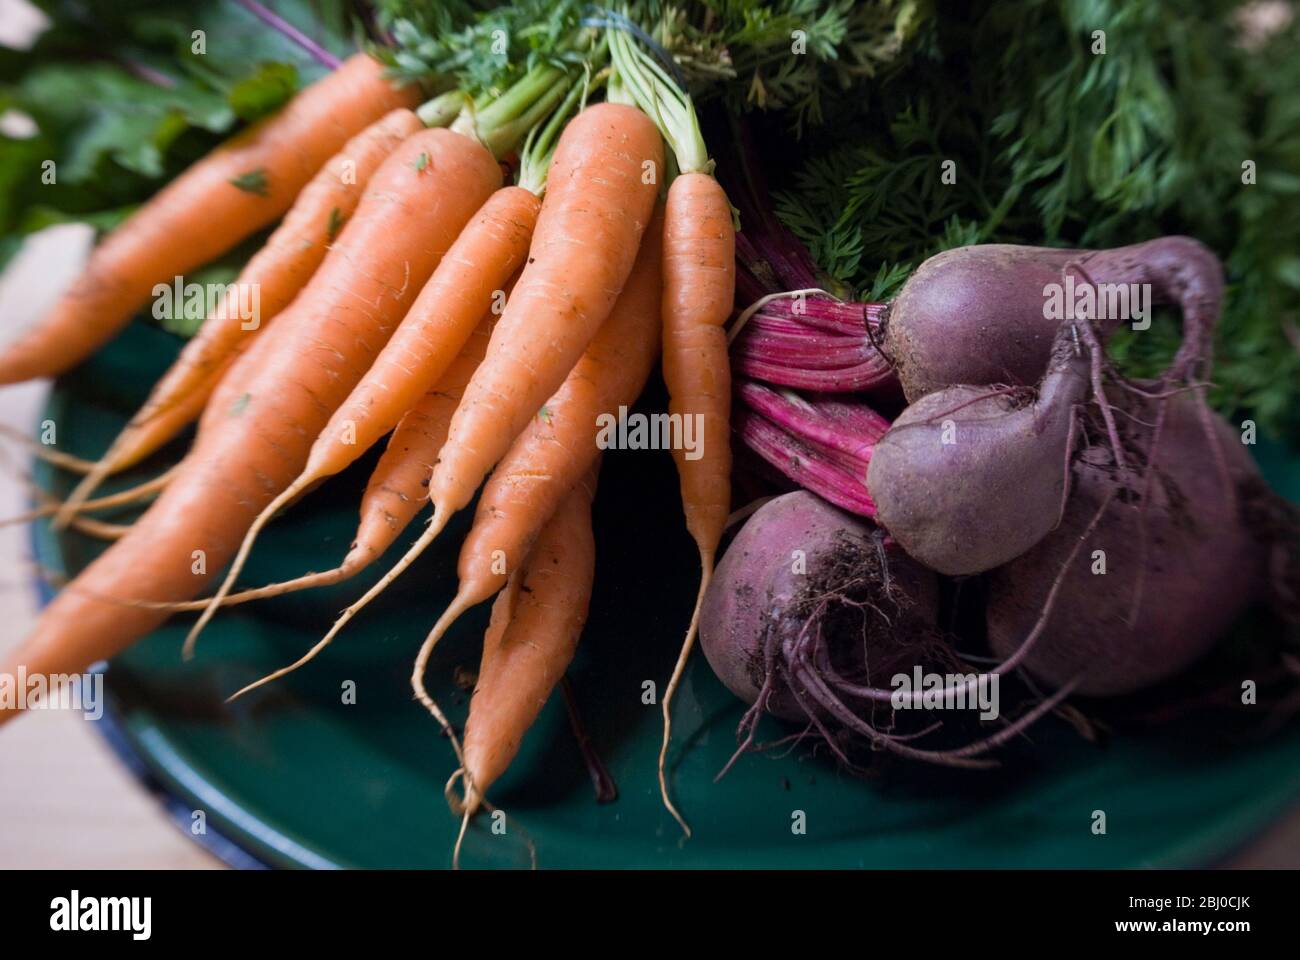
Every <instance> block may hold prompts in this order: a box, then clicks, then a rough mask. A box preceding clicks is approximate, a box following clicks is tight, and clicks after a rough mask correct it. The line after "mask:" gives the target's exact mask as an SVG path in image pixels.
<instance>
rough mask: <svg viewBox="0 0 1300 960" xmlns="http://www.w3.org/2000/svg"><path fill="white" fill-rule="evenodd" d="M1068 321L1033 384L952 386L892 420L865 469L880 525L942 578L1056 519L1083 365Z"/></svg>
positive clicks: (992, 562) (987, 563)
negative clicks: (1046, 367)
mask: <svg viewBox="0 0 1300 960" xmlns="http://www.w3.org/2000/svg"><path fill="white" fill-rule="evenodd" d="M1073 334H1074V330H1073V328H1072V325H1071V324H1070V323H1069V322H1067V323H1066V324H1064V325H1062V326H1061V327H1060V330H1059V332H1058V336H1057V340H1056V347H1055V351H1054V354H1053V360H1052V363H1051V367H1050V370H1049V372H1048V374H1047V376H1046V377H1045V378H1044V379H1043V382H1042V384H1041V386H1040V387H1039V389H1038V390H1037V391H1036V392H1034V391H1027V390H1010V389H991V388H989V387H974V386H957V387H949V388H947V389H944V390H940V391H938V392H936V393H931V394H927V395H926V396H924V397H922V398H921V399H920V400H919V401H917V402H916V403H914V404H912V405H911V406H910V407H908V408H907V409H906V410H904V411H903V413H902V414H901V415H900V416H899V417H898V419H897V420H895V421H894V424H893V426H892V427H890V429H889V432H888V433H886V434H885V436H884V437H883V438H882V439H881V440H879V441H878V442H877V443H876V445H875V447H874V449H873V451H872V454H871V461H870V465H869V466H868V468H867V490H868V492H869V494H870V496H871V499H872V501H873V502H874V503H875V506H876V510H877V515H878V517H879V519H880V522H881V523H882V524H883V525H884V527H885V529H887V530H888V531H889V532H890V534H892V535H893V537H894V538H895V539H896V540H897V541H898V543H899V544H900V545H901V546H902V547H903V549H904V550H906V551H907V552H908V553H909V554H910V555H911V556H913V557H915V558H916V559H917V560H919V561H921V563H923V564H925V565H926V566H927V567H930V568H931V569H932V570H936V571H938V572H939V573H943V574H947V575H949V576H959V575H965V574H973V573H979V572H982V571H984V570H990V569H992V568H993V567H996V566H999V565H1001V564H1003V563H1006V562H1007V561H1008V560H1010V559H1012V558H1013V557H1017V556H1019V555H1020V554H1022V553H1024V552H1025V551H1026V550H1028V549H1029V548H1030V547H1032V546H1033V545H1034V544H1036V543H1037V542H1038V541H1039V540H1041V539H1042V538H1043V537H1044V536H1046V535H1047V533H1048V532H1049V531H1051V530H1052V528H1053V527H1055V526H1056V524H1057V522H1058V520H1059V518H1060V514H1061V506H1062V503H1063V499H1064V496H1065V484H1066V478H1067V471H1068V466H1069V455H1070V438H1071V432H1072V429H1073V425H1074V422H1075V415H1076V405H1077V404H1078V403H1079V402H1080V401H1081V400H1083V399H1084V397H1085V396H1086V395H1087V393H1088V389H1089V385H1090V381H1089V364H1088V362H1087V359H1086V354H1085V352H1084V351H1082V350H1080V349H1079V348H1077V346H1076V344H1075V341H1074V339H1073Z"/></svg>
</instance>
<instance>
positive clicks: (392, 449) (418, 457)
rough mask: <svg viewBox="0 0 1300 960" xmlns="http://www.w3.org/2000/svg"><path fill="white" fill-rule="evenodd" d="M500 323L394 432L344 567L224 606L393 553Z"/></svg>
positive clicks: (321, 579) (193, 606)
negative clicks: (389, 551)
mask: <svg viewBox="0 0 1300 960" xmlns="http://www.w3.org/2000/svg"><path fill="white" fill-rule="evenodd" d="M495 322H496V316H495V315H493V314H489V315H488V316H487V317H485V318H484V320H483V321H482V323H480V324H479V327H478V329H477V330H475V331H474V333H473V335H472V336H471V337H470V339H469V342H468V343H466V344H465V348H464V350H462V351H461V353H460V356H458V357H457V358H456V359H455V361H454V362H453V363H452V365H451V366H450V367H449V368H448V369H447V372H446V374H444V375H443V378H442V379H441V380H440V381H438V384H437V386H436V387H434V389H433V390H430V391H429V392H428V393H427V394H425V395H424V397H423V398H421V400H420V402H419V403H417V404H416V405H415V406H414V407H412V408H411V410H410V411H409V412H408V413H407V414H406V416H404V417H403V418H402V420H401V422H400V423H399V424H398V425H397V429H396V430H394V431H393V435H392V437H391V438H390V439H389V441H388V447H387V449H386V450H385V451H384V454H383V456H382V457H380V458H379V463H378V464H376V466H375V469H374V472H373V473H371V475H370V481H369V483H367V484H366V490H365V493H364V494H363V495H362V497H361V522H360V523H359V525H358V526H357V532H356V536H355V537H354V538H353V541H352V546H351V547H350V548H349V550H348V553H347V555H346V556H345V557H344V558H343V562H342V563H340V564H339V565H338V566H337V567H335V568H333V569H332V570H324V571H321V572H319V573H308V574H304V575H303V576H301V577H297V578H295V579H293V580H286V581H284V582H283V583H272V584H268V585H266V586H264V587H256V588H254V589H251V590H243V591H241V592H239V593H232V594H230V595H229V596H227V597H226V598H225V599H224V600H223V601H222V604H223V606H230V605H232V604H239V603H245V602H247V601H249V600H261V599H264V598H267V597H276V596H280V595H282V594H285V593H290V592H293V591H295V590H306V589H310V588H312V587H321V586H326V585H328V584H333V583H339V582H340V581H343V580H346V579H348V578H349V577H351V576H354V575H355V574H357V573H358V572H360V571H361V570H364V569H365V568H366V567H367V566H368V565H369V564H370V563H371V562H372V561H374V560H375V559H376V558H377V557H379V556H380V555H381V554H382V553H383V552H384V551H385V550H386V549H388V547H389V546H390V545H391V544H392V543H393V541H394V540H396V539H397V537H398V536H399V535H400V534H401V532H402V531H403V530H405V529H406V526H407V524H409V523H410V522H411V520H413V519H414V518H415V515H416V514H417V513H419V512H420V510H421V508H423V507H424V506H425V505H426V504H427V503H428V502H429V500H428V495H427V491H428V487H429V475H430V474H431V473H432V472H433V463H434V460H435V459H436V458H437V456H438V451H439V450H441V449H442V445H443V443H444V442H445V441H446V439H447V428H448V427H449V426H450V425H451V415H452V413H453V411H454V410H455V409H456V404H457V403H459V402H460V398H461V394H462V393H463V392H464V390H465V384H466V383H468V382H469V378H470V377H471V376H473V374H474V370H475V369H477V367H478V365H479V363H481V362H482V360H483V355H484V354H485V353H486V352H487V343H488V338H489V337H491V335H492V327H493V326H494V325H495ZM210 602H211V600H210V599H207V600H192V601H188V602H185V603H177V604H167V605H166V608H167V609H170V610H203V609H206V607H207V606H208V604H209V603H210ZM324 647H325V643H323V642H322V643H318V644H317V645H316V646H314V647H313V648H312V649H311V650H309V651H308V652H307V653H306V654H304V655H303V656H302V657H300V658H299V659H298V660H297V661H295V662H294V663H292V664H290V665H289V666H287V667H282V668H281V669H279V670H276V671H274V672H272V673H270V674H267V675H266V676H264V677H262V678H261V679H260V680H256V681H254V682H253V683H250V684H249V685H248V686H246V687H243V688H242V689H240V690H239V691H238V692H236V693H235V694H233V695H232V696H231V697H230V698H229V699H231V700H234V699H236V698H237V697H241V696H243V695H244V694H245V693H248V692H249V691H251V690H255V689H257V688H258V687H260V686H263V685H265V684H267V683H270V682H272V681H274V680H278V679H279V678H280V677H283V676H284V675H285V674H288V673H292V672H293V671H294V670H297V669H298V668H299V667H301V666H302V665H303V664H305V663H307V662H308V661H309V660H312V659H313V658H314V657H315V656H316V654H317V653H319V652H320V651H321V650H322V649H324Z"/></svg>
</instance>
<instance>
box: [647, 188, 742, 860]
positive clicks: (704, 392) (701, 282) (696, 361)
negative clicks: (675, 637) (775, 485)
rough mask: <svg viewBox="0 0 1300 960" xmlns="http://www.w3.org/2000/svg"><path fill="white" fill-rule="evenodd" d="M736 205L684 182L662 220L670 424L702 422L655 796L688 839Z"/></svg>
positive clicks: (720, 490) (688, 498) (724, 426)
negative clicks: (681, 717)
mask: <svg viewBox="0 0 1300 960" xmlns="http://www.w3.org/2000/svg"><path fill="white" fill-rule="evenodd" d="M735 243H736V238H735V233H734V231H733V229H732V223H731V205H730V203H728V201H727V196H726V194H725V193H724V192H723V190H722V187H721V186H719V185H718V181H717V180H715V179H713V177H711V176H709V175H707V174H703V173H685V174H682V175H681V176H679V177H678V178H677V179H676V180H674V181H673V185H672V187H670V188H669V190H668V205H667V210H666V212H665V215H664V300H663V320H664V327H663V331H664V363H663V368H664V382H665V383H666V384H667V385H668V394H669V401H668V412H669V414H670V415H671V416H681V417H683V418H686V417H696V418H697V422H698V423H699V424H700V426H701V429H700V430H699V431H697V436H699V438H700V442H699V453H700V456H699V457H698V459H694V460H692V459H689V458H688V457H687V455H686V454H687V451H685V450H682V449H674V450H673V460H675V461H676V463H677V473H678V478H679V480H680V482H681V492H682V507H683V510H684V512H685V514H686V529H687V530H688V531H689V532H690V534H691V537H692V538H693V539H694V540H695V544H696V546H697V547H698V549H699V553H700V589H699V596H698V597H697V598H696V601H695V609H694V611H693V612H692V613H691V622H690V626H689V628H688V629H687V632H686V639H685V641H684V642H683V643H682V649H681V653H680V654H679V655H678V658H677V663H676V665H675V666H674V667H673V673H672V678H671V679H670V680H669V682H668V688H667V689H666V690H665V692H664V698H663V712H664V739H663V745H662V747H661V748H660V754H659V787H660V792H661V793H662V795H663V798H664V803H665V804H666V805H667V807H668V809H669V810H670V811H671V812H672V813H673V815H674V816H675V817H676V819H677V821H678V822H679V823H680V824H681V825H682V829H684V830H685V831H686V833H687V834H688V835H689V834H690V828H689V827H688V826H687V824H686V821H685V820H683V819H682V817H681V815H680V814H679V813H678V812H677V810H676V808H675V807H674V806H673V804H672V801H671V799H670V798H669V795H668V784H667V778H666V775H665V772H664V770H665V761H666V759H667V755H668V743H669V741H670V739H671V737H672V700H673V694H674V693H675V692H676V690H677V687H678V684H680V683H681V679H682V674H683V672H684V671H685V669H686V662H687V660H688V658H689V657H690V654H691V648H692V646H693V645H694V642H695V636H696V633H697V632H698V630H699V621H700V604H701V603H702V602H703V600H704V594H705V592H706V591H707V590H708V588H709V582H710V580H711V579H712V577H713V563H714V559H715V557H716V556H717V551H718V544H719V543H720V542H721V540H722V532H723V530H724V529H726V525H727V514H728V513H729V512H730V510H731V426H730V424H731V368H730V362H729V360H728V357H727V336H726V331H725V330H724V329H723V324H724V323H726V321H727V318H728V317H730V316H731V310H732V307H733V297H734V291H735V264H736V255H735Z"/></svg>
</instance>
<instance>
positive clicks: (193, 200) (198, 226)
mask: <svg viewBox="0 0 1300 960" xmlns="http://www.w3.org/2000/svg"><path fill="white" fill-rule="evenodd" d="M383 73H384V68H383V66H382V65H381V64H380V63H379V62H378V61H376V60H374V59H372V58H371V57H369V56H367V55H365V54H357V55H356V56H354V57H351V58H349V59H348V60H347V61H346V62H345V63H344V64H343V65H342V66H341V67H339V68H338V69H337V70H335V71H334V72H333V73H330V74H328V75H327V76H325V77H324V78H322V79H321V80H319V81H318V82H316V83H314V84H312V85H311V86H309V87H307V88H306V89H305V90H303V91H302V92H301V93H299V94H298V95H297V96H296V97H294V98H293V100H291V101H290V102H289V104H288V105H287V106H286V107H285V108H284V109H283V110H281V111H280V112H279V113H278V114H275V115H274V116H272V117H268V118H267V119H265V120H263V121H261V122H259V123H257V124H254V125H253V126H252V127H250V128H249V129H247V130H245V131H243V132H242V133H240V134H238V135H237V136H235V137H234V138H233V139H231V140H229V141H227V142H226V143H225V144H224V145H222V146H221V147H218V148H217V149H216V150H214V151H213V152H212V153H210V154H209V155H208V156H207V157H205V158H203V159H202V160H200V161H198V162H197V163H195V164H194V165H193V166H191V167H190V168H189V169H188V170H186V171H185V172H184V173H183V174H181V175H180V176H179V177H177V178H176V179H175V180H173V181H172V182H171V183H170V184H168V185H167V186H166V187H164V188H163V189H162V190H160V191H159V192H158V193H157V194H156V195H155V196H154V197H153V198H152V199H151V200H150V201H149V202H148V203H146V204H145V205H144V206H143V207H141V208H140V210H138V211H137V212H136V213H135V214H134V215H132V216H131V218H130V219H128V220H127V221H126V222H125V223H124V224H122V225H121V226H120V227H119V228H118V229H116V230H114V231H113V232H112V233H111V234H109V235H108V236H107V237H106V238H105V239H104V241H103V242H102V243H100V244H99V245H98V246H97V247H96V248H95V250H94V251H93V252H92V254H91V257H90V261H89V263H88V264H87V265H86V270H85V272H84V273H83V274H82V275H81V277H80V278H79V279H78V280H77V281H76V283H75V284H74V285H73V286H72V288H71V289H70V290H69V291H68V292H67V293H66V294H64V296H62V297H61V298H60V299H59V301H58V303H56V304H55V306H54V308H53V310H52V311H51V312H50V313H49V314H48V315H47V316H46V317H45V318H44V319H43V320H41V321H40V322H39V323H38V324H37V325H36V326H35V327H34V328H32V329H31V330H29V331H27V332H26V333H25V334H24V335H23V336H22V337H21V338H19V339H18V340H16V341H15V342H13V343H12V344H10V345H8V346H7V347H6V348H5V349H4V350H3V351H0V384H6V383H17V382H18V381H21V380H28V379H31V378H33V377H45V376H52V375H54V374H58V373H62V372H63V371H65V370H67V369H68V368H70V367H72V366H74V365H75V364H77V363H79V362H80V361H81V360H84V359H85V358H86V357H87V356H89V355H90V354H91V353H93V352H94V351H95V350H96V349H97V348H99V347H100V346H101V345H103V344H104V343H105V342H106V341H108V340H109V339H111V338H112V337H113V335H114V334H116V333H117V332H118V331H119V330H121V329H122V327H124V326H125V325H126V323H127V322H128V321H129V320H130V319H131V315H132V314H133V313H134V312H135V311H136V310H137V309H139V308H140V307H141V306H143V305H144V304H145V303H146V302H148V300H149V297H150V294H151V292H152V290H153V288H154V286H155V285H156V284H158V283H170V282H171V281H172V279H173V278H174V277H176V276H178V275H181V274H184V273H185V272H187V271H189V270H192V269H194V268H195V267H198V266H200V265H202V264H204V263H207V262H208V261H209V260H212V259H213V258H214V257H216V256H218V255H219V254H221V253H224V252H225V251H226V250H229V249H230V248H231V247H233V246H234V245H235V244H236V243H238V242H239V241H240V240H242V239H244V238H245V237H247V236H249V235H251V234H253V233H255V232H257V231H258V230H260V229H262V228H263V227H265V226H266V225H268V224H270V223H272V222H273V221H274V220H276V219H277V218H279V217H280V216H281V215H283V214H284V212H285V211H286V210H288V209H289V206H290V204H292V203H293V200H294V198H295V197H296V196H297V195H298V193H299V191H300V190H302V188H303V186H304V185H305V184H306V183H307V181H308V180H309V179H311V177H312V176H313V175H314V174H315V173H316V171H317V170H319V169H320V168H321V165H322V164H324V163H325V161H326V160H328V159H329V158H330V157H331V156H333V155H334V154H335V153H337V152H338V151H339V149H340V148H341V147H342V146H343V144H344V143H346V142H347V140H348V138H349V137H351V136H353V135H354V134H356V133H357V132H358V131H360V130H362V129H364V128H365V127H366V126H368V125H369V124H371V123H373V122H374V121H376V120H378V119H379V118H380V117H382V116H383V115H384V114H386V113H388V112H389V111H390V110H392V109H395V108H397V107H413V106H415V105H416V103H418V101H419V91H418V90H416V89H415V88H413V87H407V88H403V89H400V90H399V89H396V88H394V87H393V86H392V84H390V83H389V82H388V80H387V79H386V78H385V77H384V75H383Z"/></svg>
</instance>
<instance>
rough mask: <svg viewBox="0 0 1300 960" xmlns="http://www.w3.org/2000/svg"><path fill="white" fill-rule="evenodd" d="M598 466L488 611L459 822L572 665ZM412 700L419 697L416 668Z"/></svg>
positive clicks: (590, 564)
mask: <svg viewBox="0 0 1300 960" xmlns="http://www.w3.org/2000/svg"><path fill="white" fill-rule="evenodd" d="M597 470H598V467H596V468H593V469H592V470H590V471H589V472H588V475H587V476H586V477H585V478H584V479H583V480H580V481H579V482H578V484H577V486H575V487H574V488H573V490H572V491H570V493H569V494H568V495H567V496H566V497H565V498H564V501H563V503H562V504H561V506H560V508H559V510H558V511H557V512H556V514H555V516H553V517H552V518H551V519H550V521H549V522H548V523H547V524H546V526H545V527H544V528H543V530H542V532H541V534H540V535H539V536H538V538H537V543H536V544H535V545H534V546H533V549H532V552H531V553H530V554H529V555H528V560H527V561H526V563H525V565H524V566H522V567H520V568H519V569H517V570H516V571H515V572H514V573H513V574H512V575H511V577H510V586H509V587H507V589H505V590H503V591H502V592H501V593H500V594H499V595H498V596H497V599H496V602H495V603H494V604H493V605H492V620H491V623H490V624H489V625H488V629H487V633H486V635H485V636H484V637H483V658H482V660H481V661H480V663H479V669H478V681H477V682H476V684H475V686H474V696H473V699H472V700H470V704H469V719H468V720H467V721H466V723H465V739H464V745H463V749H462V752H463V756H464V762H465V785H466V788H465V798H464V801H463V804H462V810H461V811H460V812H463V814H464V815H465V816H466V817H470V816H473V815H474V812H475V811H476V810H477V809H478V807H479V805H480V803H482V801H483V795H484V793H485V792H486V791H487V789H488V788H489V787H490V786H492V784H493V783H494V782H496V779H497V778H498V777H500V776H501V774H502V773H504V772H505V770H506V767H508V766H509V765H510V761H511V760H513V759H514V757H515V754H516V753H518V752H519V744H520V741H521V739H522V738H523V735H524V733H525V732H526V731H527V730H528V728H529V727H531V726H532V725H533V721H535V720H536V719H537V715H538V714H539V713H540V712H541V709H542V706H543V705H544V704H545V703H546V699H547V697H549V696H550V694H551V691H552V690H553V689H554V687H555V685H556V684H557V683H559V682H560V678H561V677H563V676H564V671H565V669H567V668H568V666H569V663H570V662H571V661H572V660H573V654H574V652H575V651H576V650H577V647H578V638H579V637H580V636H581V635H582V627H583V625H584V624H585V623H586V620H587V606H588V604H589V603H590V601H591V586H592V579H593V577H594V576H595V571H596V544H595V540H594V538H593V537H592V532H591V501H592V497H593V496H594V494H595V484H596V473H597ZM417 670H418V674H417V676H419V677H420V678H421V679H420V682H419V683H418V685H417V687H416V693H417V696H421V697H427V696H428V694H427V692H425V691H424V684H423V679H422V677H423V673H424V671H423V664H420V665H419V666H418V667H417Z"/></svg>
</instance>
